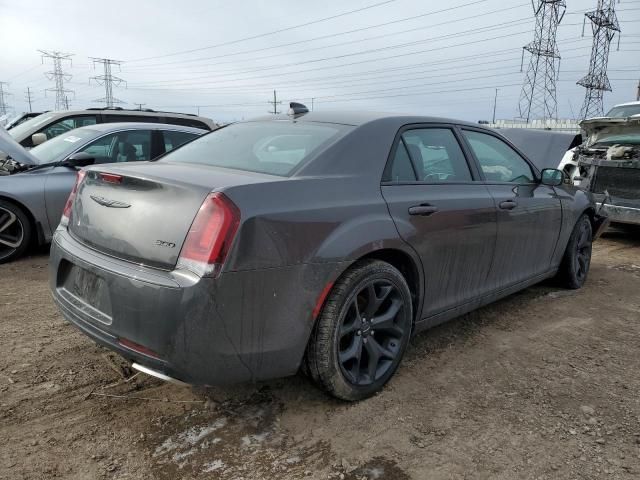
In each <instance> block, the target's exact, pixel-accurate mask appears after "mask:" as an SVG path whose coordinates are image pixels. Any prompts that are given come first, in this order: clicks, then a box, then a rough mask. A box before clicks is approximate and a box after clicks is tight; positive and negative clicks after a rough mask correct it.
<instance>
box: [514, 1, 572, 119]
mask: <svg viewBox="0 0 640 480" xmlns="http://www.w3.org/2000/svg"><path fill="white" fill-rule="evenodd" d="M533 7H534V13H535V16H536V26H535V36H534V40H533V42H531V43H529V44H528V45H526V46H525V47H523V50H522V59H523V62H524V52H525V51H527V52H529V53H530V54H531V57H530V59H529V66H528V68H527V73H526V76H525V80H524V85H523V86H522V93H521V94H520V102H519V104H518V109H519V112H520V117H521V118H523V119H525V120H526V121H527V122H529V120H530V119H531V117H535V118H540V119H543V120H546V119H551V118H556V116H557V113H558V101H557V98H556V80H557V78H558V70H559V68H560V51H559V50H558V43H557V40H556V35H557V33H558V25H560V22H562V18H563V17H564V12H565V9H566V2H565V0H537V4H533Z"/></svg>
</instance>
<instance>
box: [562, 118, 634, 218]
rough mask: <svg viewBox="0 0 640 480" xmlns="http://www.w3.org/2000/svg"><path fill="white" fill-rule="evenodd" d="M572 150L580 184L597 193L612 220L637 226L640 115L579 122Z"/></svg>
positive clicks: (597, 197) (604, 209)
mask: <svg viewBox="0 0 640 480" xmlns="http://www.w3.org/2000/svg"><path fill="white" fill-rule="evenodd" d="M581 127H582V129H583V131H584V134H585V142H584V143H583V144H582V145H581V146H579V147H578V148H577V149H576V151H575V156H574V160H575V161H576V162H577V164H578V169H579V176H580V177H581V179H580V186H581V187H582V188H585V189H587V190H589V191H591V192H593V193H594V194H595V195H596V199H597V200H598V202H599V203H601V204H604V206H603V211H604V212H606V213H607V214H608V216H609V217H610V219H611V221H612V222H619V223H625V224H636V225H640V117H630V118H596V119H591V120H585V121H584V122H582V123H581Z"/></svg>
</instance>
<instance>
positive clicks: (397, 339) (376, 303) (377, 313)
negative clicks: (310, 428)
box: [337, 280, 409, 386]
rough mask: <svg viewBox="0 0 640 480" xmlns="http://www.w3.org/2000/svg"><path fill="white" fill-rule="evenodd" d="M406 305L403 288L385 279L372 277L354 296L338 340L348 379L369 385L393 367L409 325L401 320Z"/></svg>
mask: <svg viewBox="0 0 640 480" xmlns="http://www.w3.org/2000/svg"><path fill="white" fill-rule="evenodd" d="M403 306H404V305H403V301H402V295H401V294H400V291H399V290H398V288H397V287H395V286H394V285H393V284H392V283H390V282H388V281H386V280H371V281H370V282H368V283H366V284H365V285H364V286H363V287H362V288H361V289H360V291H359V292H357V293H356V295H354V296H353V297H352V300H351V304H350V305H349V308H348V309H347V310H346V312H345V315H344V316H343V318H342V321H341V325H340V331H339V339H338V342H337V343H338V345H337V347H338V358H339V361H340V367H341V369H342V373H343V374H344V375H345V377H346V378H347V379H348V380H349V382H351V383H353V384H354V385H360V386H363V385H370V384H371V383H373V382H375V381H376V380H379V379H380V378H382V377H383V376H384V375H385V374H386V373H387V372H388V370H389V368H391V366H392V365H393V361H394V360H395V358H396V356H397V355H398V354H399V353H400V345H401V343H402V342H401V340H402V337H403V336H404V334H405V330H406V329H407V328H408V327H409V325H403V322H402V321H400V322H398V318H399V317H401V315H402V309H403Z"/></svg>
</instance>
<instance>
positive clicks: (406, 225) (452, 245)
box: [382, 124, 497, 317]
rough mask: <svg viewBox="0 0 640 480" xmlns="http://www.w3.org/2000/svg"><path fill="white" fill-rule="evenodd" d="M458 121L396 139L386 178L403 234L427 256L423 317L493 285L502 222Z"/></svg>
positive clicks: (410, 129) (407, 131)
mask: <svg viewBox="0 0 640 480" xmlns="http://www.w3.org/2000/svg"><path fill="white" fill-rule="evenodd" d="M477 179H478V172H477V169H476V167H475V164H473V163H470V162H468V161H467V154H466V152H465V150H464V149H463V147H462V146H461V143H460V138H459V134H458V132H456V130H455V128H454V127H453V126H452V125H441V124H430V125H411V126H407V127H405V128H404V129H402V130H401V131H400V132H399V134H398V136H397V138H396V141H395V144H394V147H393V150H392V152H391V156H390V161H389V162H388V165H387V169H386V171H385V176H384V179H383V183H382V194H383V196H384V198H385V200H386V201H387V204H388V206H389V211H390V213H391V216H392V217H393V219H394V222H395V224H396V227H397V228H398V232H399V234H400V236H401V237H402V238H403V239H404V240H405V241H407V242H408V243H409V244H410V245H411V246H412V247H413V248H414V249H415V251H416V252H417V253H418V255H419V256H420V258H421V259H422V264H423V268H424V278H425V284H424V298H425V303H424V308H423V317H428V316H431V315H434V314H437V313H440V312H442V311H445V310H448V309H449V308H452V307H455V306H457V305H460V304H462V303H465V302H466V301H469V300H471V299H473V298H475V297H478V296H480V295H482V294H483V293H486V292H487V291H488V287H487V283H486V279H487V277H488V275H489V273H490V269H491V264H492V261H493V255H494V249H495V243H496V235H497V224H496V210H495V204H494V201H493V198H492V197H491V194H490V193H489V191H488V190H487V187H486V186H485V185H484V184H482V183H480V182H477V181H474V180H477Z"/></svg>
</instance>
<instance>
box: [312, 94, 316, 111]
mask: <svg viewBox="0 0 640 480" xmlns="http://www.w3.org/2000/svg"><path fill="white" fill-rule="evenodd" d="M315 101H316V97H311V111H312V112H313V104H314V103H315Z"/></svg>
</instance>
